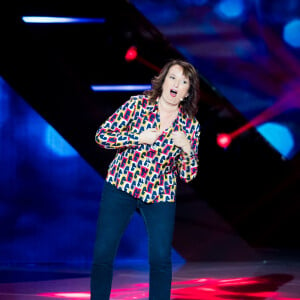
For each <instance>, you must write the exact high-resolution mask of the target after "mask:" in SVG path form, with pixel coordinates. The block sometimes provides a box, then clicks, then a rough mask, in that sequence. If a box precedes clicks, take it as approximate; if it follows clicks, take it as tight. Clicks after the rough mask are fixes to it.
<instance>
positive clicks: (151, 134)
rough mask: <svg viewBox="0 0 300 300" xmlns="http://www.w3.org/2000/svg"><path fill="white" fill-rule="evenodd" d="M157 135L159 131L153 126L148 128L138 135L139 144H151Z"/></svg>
mask: <svg viewBox="0 0 300 300" xmlns="http://www.w3.org/2000/svg"><path fill="white" fill-rule="evenodd" d="M158 137H159V131H158V130H156V129H155V128H150V129H147V130H145V131H143V132H142V133H141V134H140V136H139V144H148V145H152V144H153V143H154V142H155V141H156V140H157V138H158Z"/></svg>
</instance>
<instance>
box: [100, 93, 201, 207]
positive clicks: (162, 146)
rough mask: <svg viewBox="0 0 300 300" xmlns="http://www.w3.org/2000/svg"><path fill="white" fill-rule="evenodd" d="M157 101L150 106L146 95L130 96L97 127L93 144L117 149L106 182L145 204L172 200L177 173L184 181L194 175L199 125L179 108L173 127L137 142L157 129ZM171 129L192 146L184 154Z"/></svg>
mask: <svg viewBox="0 0 300 300" xmlns="http://www.w3.org/2000/svg"><path fill="white" fill-rule="evenodd" d="M159 124H160V116H159V111H158V103H157V102H156V104H155V105H150V104H149V100H148V97H147V96H144V95H138V96H133V97H131V98H130V99H129V100H127V101H126V102H125V103H124V104H123V105H122V106H121V107H120V108H119V109H117V110H116V112H115V113H114V114H112V115H111V116H110V117H109V118H108V119H107V120H106V121H105V122H104V123H103V124H102V125H101V126H100V127H99V129H98V130H97V132H96V136H95V140H96V143H97V144H99V145H100V146H101V147H103V148H105V149H117V153H116V155H115V157H114V159H113V160H112V162H111V163H110V165H109V168H108V173H107V177H106V181H107V182H109V183H111V184H112V185H114V186H116V187H117V188H118V189H121V190H123V191H125V192H127V193H129V194H131V195H132V196H134V197H135V198H139V199H141V200H142V201H144V202H147V203H154V202H160V201H164V202H166V201H168V202H174V201H175V193H176V179H177V175H178V176H179V177H180V178H181V179H182V180H184V181H185V182H189V181H191V180H192V179H193V178H195V177H196V175H197V169H198V144H199V136H200V124H199V123H198V121H197V120H196V118H193V119H191V118H189V117H187V116H186V115H184V114H183V113H182V111H181V110H179V113H178V116H177V118H176V119H175V121H174V123H173V125H172V126H170V127H169V128H167V129H166V130H164V131H163V132H162V133H161V135H160V136H159V137H158V139H157V140H156V141H155V142H154V143H153V144H152V145H148V144H139V143H138V140H139V134H140V133H141V132H142V131H144V130H146V129H149V128H157V129H159ZM173 131H183V132H184V133H185V134H186V136H187V138H188V139H189V141H190V143H191V147H192V151H191V153H189V154H187V153H185V152H184V151H182V149H181V148H179V147H177V146H175V145H174V144H173V141H172V139H171V137H170V136H171V134H172V132H173Z"/></svg>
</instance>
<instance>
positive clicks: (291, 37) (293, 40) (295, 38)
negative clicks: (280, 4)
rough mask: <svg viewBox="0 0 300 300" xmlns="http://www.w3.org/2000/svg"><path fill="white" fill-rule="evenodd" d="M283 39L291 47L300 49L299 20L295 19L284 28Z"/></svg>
mask: <svg viewBox="0 0 300 300" xmlns="http://www.w3.org/2000/svg"><path fill="white" fill-rule="evenodd" d="M283 38H284V40H285V41H286V42H287V43H288V44H289V45H291V46H292V47H296V48H297V47H300V19H295V20H293V21H291V22H289V23H287V24H286V25H285V26H284V30H283Z"/></svg>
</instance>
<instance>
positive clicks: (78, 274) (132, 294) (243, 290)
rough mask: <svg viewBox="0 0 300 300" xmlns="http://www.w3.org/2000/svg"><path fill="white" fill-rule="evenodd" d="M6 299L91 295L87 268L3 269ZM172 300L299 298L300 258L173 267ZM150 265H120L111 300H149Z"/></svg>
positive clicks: (1, 289) (1, 290) (1, 291)
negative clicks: (148, 266) (296, 259)
mask: <svg viewBox="0 0 300 300" xmlns="http://www.w3.org/2000/svg"><path fill="white" fill-rule="evenodd" d="M0 274H1V275H0V282H1V283H0V299H1V300H43V299H45V300H46V299H89V280H90V278H89V275H90V274H89V270H88V269H87V268H81V269H80V268H71V267H68V268H66V267H64V268H62V267H53V266H51V267H49V266H27V267H26V268H25V267H23V268H21V267H10V268H8V267H2V268H1V273H0ZM173 278H174V279H173V286H172V299H177V300H181V299H182V300H183V299H199V300H200V299H201V300H202V299H203V300H214V299H215V300H220V299H227V300H237V299H238V300H263V299H266V300H267V299H270V300H271V299H272V300H295V299H298V300H300V262H299V261H295V260H292V259H280V260H263V261H256V262H253V261H251V262H197V263H196V262H194V263H191V262H190V263H186V264H181V265H179V264H178V265H177V264H176V265H175V266H174V276H173ZM147 282H148V270H147V265H145V264H141V263H134V262H131V263H130V264H127V265H126V264H125V265H120V266H117V268H116V271H115V277H114V281H113V290H112V294H111V299H122V300H131V299H148V297H147V296H148V283H147Z"/></svg>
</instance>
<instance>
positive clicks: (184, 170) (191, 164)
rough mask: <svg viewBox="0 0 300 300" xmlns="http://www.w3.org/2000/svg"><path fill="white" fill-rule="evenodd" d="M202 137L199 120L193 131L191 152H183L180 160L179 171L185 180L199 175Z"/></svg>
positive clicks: (187, 180) (188, 180)
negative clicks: (200, 140)
mask: <svg viewBox="0 0 300 300" xmlns="http://www.w3.org/2000/svg"><path fill="white" fill-rule="evenodd" d="M199 137H200V124H199V123H198V122H197V123H196V126H195V127H194V131H193V133H192V138H191V140H190V143H191V148H192V149H191V153H186V152H184V151H182V152H181V154H180V157H179V161H178V171H179V176H180V178H181V179H182V180H183V181H185V182H190V181H191V180H193V179H194V178H195V177H196V176H197V172H198V162H199V159H198V146H199Z"/></svg>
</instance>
